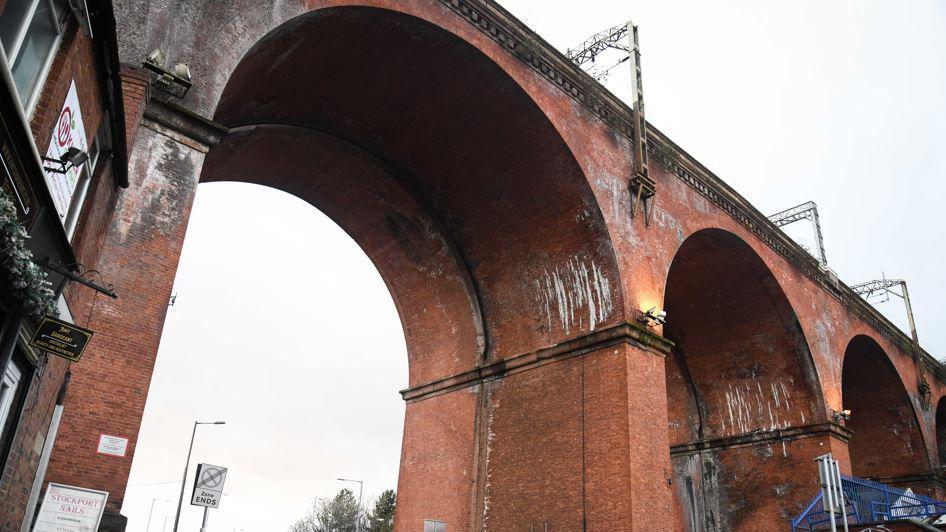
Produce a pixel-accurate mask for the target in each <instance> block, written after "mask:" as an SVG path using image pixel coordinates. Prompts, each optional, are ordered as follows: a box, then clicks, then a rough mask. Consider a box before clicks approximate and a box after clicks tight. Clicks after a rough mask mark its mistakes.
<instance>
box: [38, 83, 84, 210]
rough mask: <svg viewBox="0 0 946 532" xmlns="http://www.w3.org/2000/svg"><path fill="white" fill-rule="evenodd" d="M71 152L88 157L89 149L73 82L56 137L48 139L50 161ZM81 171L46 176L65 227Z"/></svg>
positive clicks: (75, 168)
mask: <svg viewBox="0 0 946 532" xmlns="http://www.w3.org/2000/svg"><path fill="white" fill-rule="evenodd" d="M69 148H77V149H79V150H81V151H83V152H85V153H89V145H88V142H87V141H86V137H85V124H83V122H82V110H81V109H79V96H78V94H77V93H76V82H75V80H72V83H71V84H70V85H69V92H68V94H66V101H65V103H63V104H62V110H61V111H60V112H59V120H58V121H57V122H56V127H55V129H53V137H52V138H51V139H49V147H48V148H47V149H46V157H47V158H48V159H56V160H59V159H61V158H62V156H63V154H65V153H66V151H67V150H69ZM81 171H82V165H80V166H79V167H70V168H69V169H68V170H66V172H65V173H62V174H61V173H57V172H50V171H46V172H44V173H45V174H46V184H47V185H48V186H49V193H50V195H51V196H52V197H53V203H54V204H55V205H56V212H57V213H58V214H59V221H61V222H63V223H65V221H66V215H67V214H69V205H70V204H71V203H72V194H73V193H74V192H75V191H76V183H78V182H79V173H80V172H81Z"/></svg>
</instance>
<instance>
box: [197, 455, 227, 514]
mask: <svg viewBox="0 0 946 532" xmlns="http://www.w3.org/2000/svg"><path fill="white" fill-rule="evenodd" d="M225 480H227V468H225V467H220V466H215V465H210V464H198V465H197V477H196V478H195V479H194V493H193V494H192V495H191V504H192V505H194V506H207V507H210V508H217V507H218V506H220V499H221V498H222V497H223V482H224V481H225Z"/></svg>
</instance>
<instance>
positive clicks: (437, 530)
mask: <svg viewBox="0 0 946 532" xmlns="http://www.w3.org/2000/svg"><path fill="white" fill-rule="evenodd" d="M424 532H447V523H444V522H443V521H437V520H436V519H424Z"/></svg>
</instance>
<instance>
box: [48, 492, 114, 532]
mask: <svg viewBox="0 0 946 532" xmlns="http://www.w3.org/2000/svg"><path fill="white" fill-rule="evenodd" d="M106 500H108V492H107V491H97V490H90V489H86V488H77V487H75V486H65V485H63V484H54V483H52V482H50V483H49V487H48V488H47V489H46V496H45V497H44V498H43V505H42V506H40V508H39V515H38V516H36V525H35V526H34V527H33V532H94V531H96V530H98V529H99V522H100V521H101V520H102V513H103V512H104V511H105V501H106Z"/></svg>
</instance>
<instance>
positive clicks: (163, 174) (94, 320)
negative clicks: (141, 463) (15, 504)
mask: <svg viewBox="0 0 946 532" xmlns="http://www.w3.org/2000/svg"><path fill="white" fill-rule="evenodd" d="M202 158H203V155H202V154H200V153H198V152H194V151H192V150H190V149H189V148H185V147H183V146H182V145H180V144H178V143H176V142H174V141H172V140H170V139H169V138H167V137H165V136H163V135H161V134H159V133H156V132H155V131H153V130H151V129H147V128H142V129H141V130H139V131H138V132H137V142H136V148H135V150H134V151H133V153H132V157H131V161H130V171H129V181H130V186H129V188H128V189H126V190H123V191H121V193H120V195H119V197H118V201H117V204H116V207H115V215H114V218H113V220H112V223H111V225H110V227H109V231H108V235H107V237H106V238H105V242H104V246H103V248H102V251H101V255H100V260H99V262H100V266H99V268H100V270H101V272H102V274H103V275H104V277H105V278H106V279H107V280H108V281H109V282H110V283H113V284H114V285H115V291H116V292H117V293H118V294H119V298H118V299H114V300H113V299H108V298H104V297H102V296H99V297H98V298H97V300H96V301H95V305H94V308H92V309H91V311H90V312H89V316H90V318H89V320H88V322H87V323H88V327H89V328H91V329H93V330H94V331H95V334H96V336H95V341H94V343H93V344H92V345H90V347H89V348H88V350H87V353H86V354H85V356H84V358H83V361H82V363H80V364H77V365H76V366H75V367H73V374H72V384H71V386H70V388H69V393H68V395H67V397H66V402H65V405H66V415H64V416H63V422H62V428H61V429H60V430H61V432H60V434H61V435H60V437H59V438H58V439H57V441H56V447H55V449H54V452H53V458H52V460H51V462H50V466H49V473H48V475H47V480H48V481H52V482H61V483H65V484H75V485H82V486H89V487H94V488H96V489H103V490H106V491H109V492H110V493H111V494H112V495H111V496H110V497H109V501H108V505H107V508H106V510H107V512H108V513H109V514H110V515H109V516H108V519H106V522H105V523H106V524H103V530H110V529H111V528H109V527H110V526H113V525H112V524H110V523H112V522H113V520H114V519H115V518H116V516H117V515H118V512H119V510H120V509H121V505H122V500H123V495H124V487H125V483H126V482H127V479H128V474H129V470H130V468H131V461H132V456H133V455H134V449H135V441H136V438H137V435H138V430H139V428H140V423H141V415H142V413H143V411H144V405H145V399H146V397H147V393H148V386H149V385H150V377H151V371H152V369H153V367H154V356H155V353H156V351H157V348H158V344H159V341H160V337H161V331H162V328H163V325H164V319H165V316H166V313H167V305H168V301H169V299H170V296H171V286H172V283H173V280H174V275H175V272H176V270H177V262H178V258H179V255H180V249H181V245H182V243H183V239H184V231H185V229H186V221H187V218H188V216H189V214H190V206H191V202H192V201H193V196H194V192H195V190H196V185H197V184H196V172H197V169H198V168H199V167H200V164H201V161H202ZM129 413H132V415H129ZM101 433H106V434H110V435H115V436H120V437H123V438H128V439H129V440H130V444H129V447H128V453H127V455H126V456H125V457H124V458H119V457H112V456H103V455H99V454H97V453H96V445H97V441H98V437H99V435H100V434H101ZM119 521H120V519H119Z"/></svg>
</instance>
